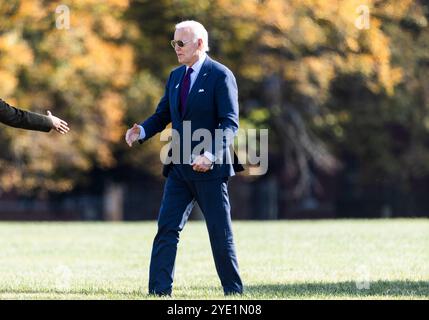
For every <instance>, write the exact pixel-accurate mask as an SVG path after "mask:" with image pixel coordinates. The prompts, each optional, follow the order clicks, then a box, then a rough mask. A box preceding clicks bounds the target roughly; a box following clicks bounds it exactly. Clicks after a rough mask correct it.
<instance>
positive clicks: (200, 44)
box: [198, 39, 203, 50]
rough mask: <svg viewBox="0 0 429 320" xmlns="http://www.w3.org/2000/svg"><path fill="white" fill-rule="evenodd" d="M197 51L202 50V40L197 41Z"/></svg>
mask: <svg viewBox="0 0 429 320" xmlns="http://www.w3.org/2000/svg"><path fill="white" fill-rule="evenodd" d="M198 49H201V50H202V49H203V39H198Z"/></svg>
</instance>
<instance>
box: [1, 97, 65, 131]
mask: <svg viewBox="0 0 429 320" xmlns="http://www.w3.org/2000/svg"><path fill="white" fill-rule="evenodd" d="M0 122H1V123H4V124H6V125H8V126H11V127H15V128H22V129H28V130H36V131H44V132H49V131H50V130H51V129H55V130H56V131H57V132H59V133H61V134H64V133H67V132H68V131H69V127H68V124H67V122H65V121H63V120H61V119H60V118H57V117H55V116H53V115H52V114H51V113H50V112H49V111H48V115H47V116H45V115H43V114H39V113H35V112H31V111H25V110H21V109H18V108H15V107H13V106H11V105H9V104H8V103H6V102H5V101H3V100H1V99H0Z"/></svg>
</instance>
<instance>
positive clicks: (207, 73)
mask: <svg viewBox="0 0 429 320" xmlns="http://www.w3.org/2000/svg"><path fill="white" fill-rule="evenodd" d="M185 72H186V66H185V65H182V66H180V67H178V68H176V69H174V70H173V71H172V72H171V73H170V77H169V78H168V81H167V85H166V87H165V93H164V96H163V97H162V98H161V101H160V102H159V104H158V106H157V108H156V111H155V113H154V114H153V115H152V116H150V117H149V118H148V119H147V120H146V121H144V122H143V123H141V126H142V127H143V128H144V130H145V133H146V135H145V137H144V139H143V140H140V143H142V142H143V141H145V140H148V139H150V138H151V137H152V136H154V135H155V134H156V133H158V132H161V131H162V130H163V129H164V128H165V127H166V126H167V125H168V124H169V123H172V128H173V129H174V130H176V131H177V132H178V133H179V136H180V160H181V163H180V164H174V166H176V168H177V169H178V170H180V173H181V174H182V176H183V177H185V178H186V179H189V180H206V179H214V178H220V177H227V176H233V175H234V174H235V172H239V171H243V170H244V168H243V166H242V165H241V164H240V163H239V162H238V158H237V156H236V154H235V153H233V155H231V151H230V148H229V147H230V145H231V143H232V142H233V139H232V137H230V139H222V143H221V145H220V147H219V145H218V146H216V143H215V129H222V130H224V131H225V130H229V131H230V132H232V133H233V134H236V133H237V130H238V127H239V124H238V117H239V116H238V114H239V111H238V89H237V82H236V80H235V77H234V75H233V73H232V72H231V71H230V70H229V69H228V68H227V67H225V66H224V65H222V64H220V63H219V62H217V61H214V60H213V59H211V58H210V57H209V56H207V57H206V59H205V61H204V63H203V65H202V67H201V69H200V72H199V74H198V76H197V78H196V80H195V83H194V84H193V86H192V88H191V90H190V92H189V95H188V98H187V102H186V110H185V113H184V114H183V115H181V113H180V105H179V104H180V86H181V84H182V80H183V77H184V75H185ZM184 121H190V126H191V134H193V133H194V132H195V130H197V129H200V128H204V129H207V130H208V131H210V133H211V137H212V138H213V140H212V143H211V150H201V152H199V153H200V154H202V153H204V151H209V152H210V153H212V154H214V155H215V156H216V157H217V159H219V160H220V159H221V158H222V160H223V161H222V162H221V163H220V161H219V160H218V161H216V162H215V164H214V166H213V169H211V170H209V171H207V172H196V171H194V170H193V169H192V166H191V165H190V164H189V161H188V160H187V159H188V157H187V155H186V154H185V157H184V156H183V147H184V143H188V144H189V141H183V132H184V130H183V129H184ZM184 138H185V139H188V140H189V137H184ZM176 140H177V139H176ZM191 140H193V139H191ZM201 141H203V138H201V139H200V140H197V141H191V142H190V145H191V150H190V151H192V150H194V147H195V146H196V145H198V144H199V143H200V142H201ZM177 142H178V141H175V140H174V136H173V141H172V144H175V143H177ZM172 147H174V146H172ZM170 151H171V150H170ZM231 157H232V158H231ZM184 158H185V159H184ZM183 160H185V161H183ZM172 165H173V164H168V165H164V168H163V175H164V176H168V174H169V172H170V170H171V166H172Z"/></svg>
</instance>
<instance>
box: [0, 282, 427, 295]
mask: <svg viewBox="0 0 429 320" xmlns="http://www.w3.org/2000/svg"><path fill="white" fill-rule="evenodd" d="M358 287H359V283H358V284H357V283H356V282H354V281H347V282H335V283H322V282H320V283H292V284H260V285H245V288H244V290H245V293H244V295H242V296H236V297H235V298H236V299H257V298H262V299H306V298H316V299H335V298H344V297H348V298H352V299H353V298H359V297H361V298H365V297H368V298H370V297H371V296H382V297H383V296H384V297H386V298H395V297H409V298H417V299H426V298H429V282H426V281H399V280H397V281H395V280H394V281H374V282H370V283H369V288H368V287H367V288H362V289H359V288H358ZM207 290H209V291H211V294H210V295H209V296H205V295H203V294H202V293H203V292H207ZM221 292H222V289H221V288H220V287H202V286H201V287H200V286H191V287H187V288H181V287H175V288H174V289H173V296H172V297H171V298H166V297H163V298H157V297H153V296H149V295H148V294H147V292H146V290H143V289H142V290H129V291H126V290H116V289H114V288H93V289H91V288H89V289H75V288H73V289H70V290H66V291H59V290H50V289H46V290H42V289H40V290H37V289H31V288H17V289H13V288H10V289H9V288H0V294H12V295H13V294H29V295H58V299H62V298H67V296H70V295H78V296H81V297H80V298H83V299H84V298H85V296H100V298H106V297H107V298H109V296H113V297H112V298H113V299H118V298H119V299H199V298H202V299H211V298H213V299H217V298H220V297H222V296H223V295H222V293H221ZM200 295H202V296H201V297H199V296H200ZM62 296H64V297H62Z"/></svg>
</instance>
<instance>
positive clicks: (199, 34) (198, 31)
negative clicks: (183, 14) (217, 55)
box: [176, 20, 209, 52]
mask: <svg viewBox="0 0 429 320" xmlns="http://www.w3.org/2000/svg"><path fill="white" fill-rule="evenodd" d="M178 29H190V30H191V31H192V33H193V34H194V36H195V39H202V40H203V50H204V51H205V52H207V51H209V35H208V32H207V30H206V28H204V26H203V25H202V24H201V23H199V22H197V21H194V20H186V21H182V22H180V23H178V24H176V30H178Z"/></svg>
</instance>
